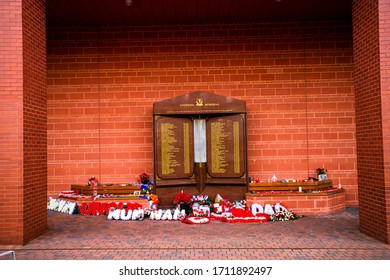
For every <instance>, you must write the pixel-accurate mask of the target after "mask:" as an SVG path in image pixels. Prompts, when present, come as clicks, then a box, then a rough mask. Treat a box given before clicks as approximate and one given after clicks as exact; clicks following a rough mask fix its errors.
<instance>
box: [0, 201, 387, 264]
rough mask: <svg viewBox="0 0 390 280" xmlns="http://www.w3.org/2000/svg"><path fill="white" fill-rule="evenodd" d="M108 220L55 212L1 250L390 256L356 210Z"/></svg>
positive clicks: (153, 256)
mask: <svg viewBox="0 0 390 280" xmlns="http://www.w3.org/2000/svg"><path fill="white" fill-rule="evenodd" d="M106 218H107V217H106V216H81V215H73V216H70V215H67V214H63V213H57V212H53V211H49V212H48V230H47V233H46V234H44V235H42V236H40V237H39V238H37V239H35V240H33V241H32V242H30V243H29V244H27V245H26V246H20V247H14V246H2V245H0V252H2V251H6V250H14V251H15V252H16V258H17V259H18V260H70V259H72V260H106V259H107V260H134V259H137V260H144V259H147V260H168V259H174V260H178V259H192V260H208V259H217V260H225V259H227V260H229V259H231V260H246V259H250V260H266V259H269V260H285V259H287V260H316V259H320V260H363V259H364V260H366V259H367V260H390V245H387V244H385V243H381V242H379V241H377V240H375V239H372V238H370V237H368V236H366V235H364V234H361V233H360V232H359V219H358V211H357V209H356V208H348V209H347V210H346V211H344V212H341V213H337V214H334V215H326V216H308V217H303V218H301V219H299V220H295V221H285V222H267V223H264V224H227V223H223V222H220V221H212V222H210V223H209V224H204V225H188V224H184V223H182V222H178V221H150V220H144V221H108V220H107V219H106Z"/></svg>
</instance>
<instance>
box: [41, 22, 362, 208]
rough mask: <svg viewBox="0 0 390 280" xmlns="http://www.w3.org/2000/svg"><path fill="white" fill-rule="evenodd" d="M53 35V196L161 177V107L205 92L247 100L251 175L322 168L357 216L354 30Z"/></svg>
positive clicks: (343, 25)
mask: <svg viewBox="0 0 390 280" xmlns="http://www.w3.org/2000/svg"><path fill="white" fill-rule="evenodd" d="M98 31H99V30H98V29H97V28H95V29H80V28H78V29H71V28H53V29H50V30H49V31H48V58H47V59H48V64H47V67H48V79H47V82H48V167H49V170H48V172H49V175H48V184H49V192H48V193H49V195H56V194H57V193H58V192H59V191H61V190H64V189H68V188H69V185H70V184H72V183H85V182H86V180H87V179H88V177H89V176H91V175H95V176H98V177H99V180H100V181H101V182H103V183H121V182H133V181H134V179H135V177H136V176H138V174H140V173H141V172H144V171H146V172H148V173H152V171H153V170H152V166H153V164H152V163H153V154H152V104H153V103H154V102H156V101H160V100H163V99H167V98H171V97H173V96H178V95H182V94H186V93H188V92H192V91H197V90H203V91H209V92H214V93H218V94H223V95H228V96H232V97H235V98H239V99H243V100H245V101H246V102H247V112H248V139H249V140H248V149H249V150H248V152H249V174H250V176H252V177H259V178H261V179H267V178H268V177H271V176H272V175H273V174H274V173H275V174H276V175H277V176H278V178H280V179H281V178H297V179H304V178H307V177H308V176H314V175H315V169H316V168H318V167H324V168H326V169H328V171H329V174H328V175H329V177H330V178H331V179H334V180H335V183H336V184H338V182H339V180H340V182H341V184H342V186H343V187H345V188H346V189H347V192H346V199H347V203H348V204H350V205H351V204H354V205H356V204H357V203H358V202H357V201H358V200H357V181H356V176H357V175H356V147H355V111H354V108H355V104H354V92H353V79H352V71H353V64H352V63H353V61H352V60H353V59H352V28H351V23H350V22H322V23H306V24H303V23H291V24H284V23H281V24H239V25H222V26H221V25H201V26H181V27H180V26H165V27H155V26H153V27H134V28H131V27H129V28H102V29H100V32H98Z"/></svg>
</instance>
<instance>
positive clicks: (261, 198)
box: [246, 189, 346, 215]
mask: <svg viewBox="0 0 390 280" xmlns="http://www.w3.org/2000/svg"><path fill="white" fill-rule="evenodd" d="M246 201H247V204H248V206H251V205H252V204H254V203H259V204H261V205H263V206H264V205H265V204H271V205H273V204H275V203H277V202H280V203H282V204H283V205H284V206H285V207H286V208H287V209H288V210H290V211H293V212H294V213H296V214H300V215H319V214H320V215H327V214H332V213H336V212H339V211H343V210H345V208H346V206H345V191H344V190H343V189H333V190H332V191H327V192H317V193H300V192H264V193H247V194H246Z"/></svg>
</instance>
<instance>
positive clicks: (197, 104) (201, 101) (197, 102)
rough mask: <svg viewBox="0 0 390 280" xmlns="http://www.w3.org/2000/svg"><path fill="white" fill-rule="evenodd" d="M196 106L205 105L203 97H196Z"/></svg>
mask: <svg viewBox="0 0 390 280" xmlns="http://www.w3.org/2000/svg"><path fill="white" fill-rule="evenodd" d="M195 105H196V106H203V98H197V99H196V104H195Z"/></svg>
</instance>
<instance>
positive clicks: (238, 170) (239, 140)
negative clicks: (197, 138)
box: [207, 114, 246, 178]
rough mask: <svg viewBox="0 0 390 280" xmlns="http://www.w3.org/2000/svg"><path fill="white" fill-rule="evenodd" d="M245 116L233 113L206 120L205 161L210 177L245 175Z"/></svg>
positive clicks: (238, 176) (239, 176) (237, 176)
mask: <svg viewBox="0 0 390 280" xmlns="http://www.w3.org/2000/svg"><path fill="white" fill-rule="evenodd" d="M244 122H245V116H244V115H243V114H234V115H227V116H218V117H212V118H210V119H209V120H208V121H207V162H208V172H207V173H208V175H209V177H211V178H241V177H243V176H245V175H246V174H245V170H246V159H245V152H244V150H245V147H246V141H245V136H244V135H245V131H244V129H245V127H244Z"/></svg>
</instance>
